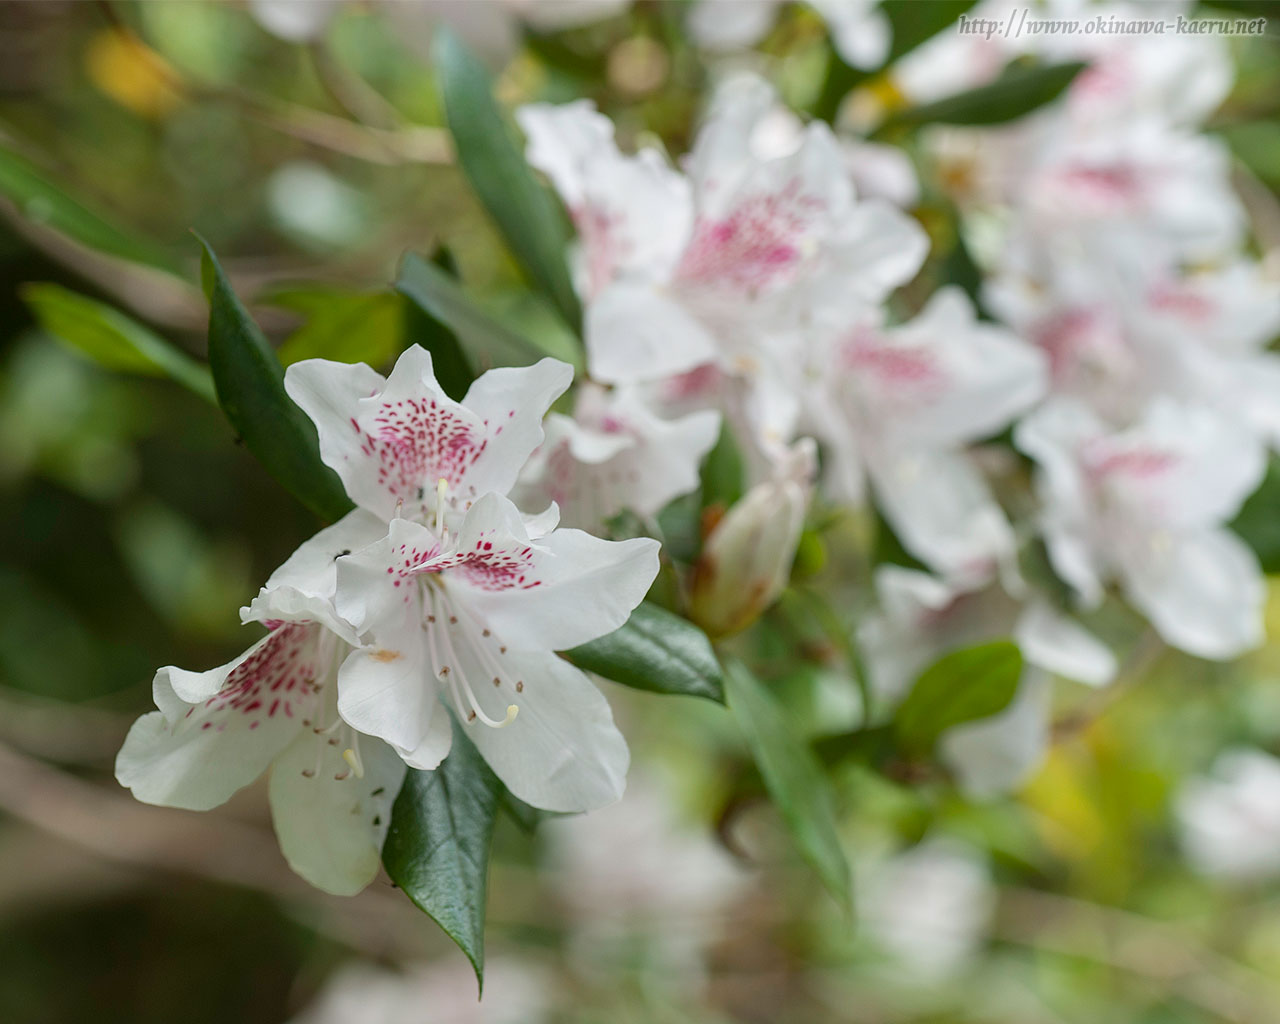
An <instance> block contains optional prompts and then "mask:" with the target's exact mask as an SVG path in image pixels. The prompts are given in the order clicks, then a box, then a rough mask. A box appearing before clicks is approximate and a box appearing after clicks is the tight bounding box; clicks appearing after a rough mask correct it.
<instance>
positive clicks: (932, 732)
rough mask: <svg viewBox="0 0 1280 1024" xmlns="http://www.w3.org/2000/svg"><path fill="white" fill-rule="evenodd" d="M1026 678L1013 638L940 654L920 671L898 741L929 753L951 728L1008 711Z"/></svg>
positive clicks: (899, 720) (901, 711) (904, 707)
mask: <svg viewBox="0 0 1280 1024" xmlns="http://www.w3.org/2000/svg"><path fill="white" fill-rule="evenodd" d="M1021 677H1022V652H1021V651H1020V650H1018V645H1017V644H1015V643H1012V642H1011V641H1008V640H998V641H996V642H994V643H989V644H982V645H980V646H977V647H968V648H965V649H964V650H962V651H953V652H952V653H951V654H947V655H945V656H943V657H942V658H939V659H938V660H937V661H935V662H934V663H933V664H932V665H930V666H929V667H928V668H927V669H925V670H924V672H922V673H921V674H920V677H919V678H918V679H917V680H916V681H915V685H913V686H912V687H911V691H910V692H909V693H908V694H907V696H906V699H905V700H904V701H903V702H902V704H901V705H900V706H899V708H898V713H897V715H896V717H895V719H894V727H895V729H896V731H897V734H898V743H899V745H900V746H901V747H902V749H903V750H904V751H906V752H908V753H911V754H926V753H928V752H929V751H930V750H932V749H933V746H934V744H935V743H936V742H937V740H938V737H939V736H941V735H942V733H944V732H945V731H946V730H948V729H950V728H952V727H953V726H956V725H962V724H963V723H965V722H972V721H976V720H977V719H979V718H989V717H991V716H992V715H994V714H997V713H998V712H1000V711H1003V710H1004V709H1005V707H1007V706H1008V704H1009V702H1010V701H1011V700H1013V695H1014V693H1015V692H1016V691H1017V689H1018V680H1019V679H1021Z"/></svg>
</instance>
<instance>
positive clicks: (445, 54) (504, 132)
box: [431, 29, 582, 330]
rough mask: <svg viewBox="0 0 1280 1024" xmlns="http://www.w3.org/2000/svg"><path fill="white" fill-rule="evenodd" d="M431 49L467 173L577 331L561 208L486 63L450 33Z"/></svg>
mask: <svg viewBox="0 0 1280 1024" xmlns="http://www.w3.org/2000/svg"><path fill="white" fill-rule="evenodd" d="M431 52H432V56H433V57H434V59H435V65H436V68H437V69H438V71H439V74H440V84H441V91H442V93H443V95H444V106H445V114H446V117H447V118H448V121H449V131H450V132H451V133H452V134H453V140H454V144H455V146H456V148H457V153H458V163H459V165H460V166H461V167H462V170H463V173H464V174H466V176H467V180H468V181H469V182H470V183H471V187H472V188H473V189H475V192H476V195H477V196H478V197H479V198H480V202H481V203H482V204H483V205H484V208H485V210H487V211H488V213H489V216H490V217H492V218H493V221H494V223H495V224H496V225H497V226H498V230H499V231H500V232H502V236H503V237H504V238H505V239H506V241H507V244H508V245H509V246H510V247H511V252H512V254H513V255H514V256H515V258H516V261H517V262H518V263H519V264H520V266H521V267H523V268H524V271H525V273H527V274H528V275H529V278H530V280H532V281H533V282H535V283H536V284H537V285H538V287H539V288H541V289H542V291H543V292H545V293H546V295H547V297H548V298H550V299H551V301H552V302H553V303H555V306H556V308H557V309H558V310H559V311H560V313H561V315H562V316H563V317H564V318H565V320H566V321H567V322H568V323H569V324H570V325H571V326H572V327H573V328H574V329H575V330H577V329H578V328H579V327H580V325H581V322H582V308H581V306H580V305H579V303H578V297H577V294H576V293H575V292H574V290H573V282H572V281H571V280H570V277H569V267H568V264H567V262H566V259H565V254H566V251H567V247H568V241H569V232H568V227H567V224H566V221H565V217H564V213H563V211H562V210H561V208H560V206H559V204H558V202H557V201H556V199H555V197H554V196H553V195H552V194H551V193H550V192H549V191H548V190H547V188H546V187H545V186H544V185H543V184H542V183H541V182H540V181H539V180H538V179H537V178H536V177H535V176H534V174H533V171H532V170H531V169H530V167H529V165H528V164H527V163H526V162H525V159H524V154H523V153H521V151H520V147H519V146H518V145H517V144H516V142H515V140H514V138H513V136H512V133H511V130H510V128H509V127H508V124H507V121H506V119H505V118H504V117H503V114H502V112H501V110H499V108H498V105H497V104H496V103H495V102H494V99H493V83H492V81H491V79H490V77H489V73H488V72H487V71H486V70H485V68H484V65H483V64H481V63H480V61H478V60H477V59H476V58H475V56H474V55H473V54H472V53H471V52H470V51H469V50H468V49H467V48H466V47H465V46H464V45H463V44H462V43H461V42H460V41H459V40H458V38H457V37H456V36H455V35H454V34H453V33H452V32H449V31H448V30H446V29H441V30H439V31H438V32H437V34H436V38H435V41H434V43H433V45H432V48H431Z"/></svg>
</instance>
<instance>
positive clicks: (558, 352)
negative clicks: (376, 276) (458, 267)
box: [396, 253, 577, 375]
mask: <svg viewBox="0 0 1280 1024" xmlns="http://www.w3.org/2000/svg"><path fill="white" fill-rule="evenodd" d="M396 290H397V291H399V292H400V293H401V294H402V295H404V296H405V297H406V298H408V299H409V300H410V301H412V302H414V303H415V304H416V305H417V306H418V307H419V308H420V309H421V310H422V311H423V312H424V313H426V314H427V315H428V316H430V317H431V318H433V319H434V320H437V321H439V322H440V323H441V324H443V325H444V326H445V327H447V328H449V330H451V331H452V332H453V333H454V334H455V335H456V336H457V339H458V342H459V344H460V345H461V347H462V351H463V352H464V353H465V354H466V356H467V360H468V361H469V362H470V364H471V369H472V372H473V373H474V374H476V375H479V374H480V373H483V372H484V371H485V370H487V369H489V368H490V367H494V366H528V365H530V364H532V363H535V362H537V361H538V360H539V359H541V358H542V357H543V356H548V355H549V356H554V357H555V358H557V359H566V361H568V362H576V359H567V358H566V357H567V356H575V357H576V355H577V354H576V353H567V352H565V351H564V349H563V348H559V347H557V348H556V349H555V350H552V349H551V348H549V347H548V346H545V345H540V344H539V343H538V341H537V340H536V336H534V335H532V334H526V333H524V332H521V331H517V330H515V329H514V328H512V327H509V326H507V325H506V324H504V323H503V322H501V321H500V320H498V319H497V318H495V317H494V316H492V315H490V314H489V313H487V312H485V311H484V310H483V309H481V308H480V306H479V305H478V304H477V303H476V302H475V301H474V300H473V299H472V298H471V297H470V296H469V295H468V294H467V293H466V291H465V290H464V289H463V287H462V285H461V284H459V283H458V281H457V279H456V278H454V277H451V276H450V275H449V274H448V272H446V271H445V270H443V269H441V268H440V267H438V266H436V265H435V264H433V263H429V262H428V261H427V260H424V259H423V258H422V257H421V256H418V255H415V254H414V253H407V254H405V257H404V260H403V262H402V263H401V264H400V276H399V277H398V278H397V279H396Z"/></svg>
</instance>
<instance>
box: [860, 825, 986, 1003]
mask: <svg viewBox="0 0 1280 1024" xmlns="http://www.w3.org/2000/svg"><path fill="white" fill-rule="evenodd" d="M858 877H859V878H860V879H861V882H860V884H859V886H858V907H859V915H858V916H859V922H860V925H861V928H862V929H863V931H864V932H865V933H866V934H867V935H868V936H870V938H871V939H872V940H873V941H874V942H875V943H876V944H877V945H878V946H880V947H881V948H882V949H883V950H884V951H885V952H886V953H888V954H890V955H891V956H893V958H894V959H895V960H897V961H898V962H899V964H901V966H902V967H904V968H906V969H908V970H909V971H910V972H911V976H912V978H913V979H915V980H920V979H926V980H939V979H941V978H944V977H946V976H948V975H952V974H955V973H956V972H958V971H960V970H961V969H962V968H963V967H964V966H965V965H966V964H967V963H968V962H969V961H970V959H971V958H972V956H973V954H974V953H975V952H977V950H978V948H979V947H980V946H981V944H982V941H983V939H984V937H985V933H986V929H987V926H988V923H989V921H990V919H991V915H992V913H993V912H994V910H995V904H996V890H995V886H994V884H993V883H992V881H991V869H990V867H989V865H988V864H987V862H986V859H985V857H984V856H983V855H982V853H981V852H980V851H978V850H976V849H974V848H973V847H971V846H969V845H968V844H966V843H962V842H960V841H959V840H954V839H948V838H941V837H935V838H930V839H926V840H925V841H924V842H922V843H920V844H919V845H918V846H915V847H912V848H911V849H909V850H906V851H905V852H903V853H899V854H897V855H895V856H893V857H889V858H886V859H884V860H882V861H880V862H879V863H875V864H871V865H868V867H867V869H866V870H864V871H860V872H859V873H858Z"/></svg>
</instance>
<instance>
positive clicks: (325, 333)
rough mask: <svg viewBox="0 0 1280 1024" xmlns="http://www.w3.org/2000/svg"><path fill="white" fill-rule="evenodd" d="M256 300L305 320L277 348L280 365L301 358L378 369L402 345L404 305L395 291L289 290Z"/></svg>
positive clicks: (320, 288) (328, 288) (327, 288)
mask: <svg viewBox="0 0 1280 1024" xmlns="http://www.w3.org/2000/svg"><path fill="white" fill-rule="evenodd" d="M262 301H264V302H266V303H267V304H268V305H272V306H280V307H281V308H283V309H288V310H292V311H293V312H295V313H301V314H302V315H303V316H305V317H306V318H307V320H306V323H304V324H303V325H302V326H301V327H299V328H298V329H297V330H296V331H294V332H293V333H292V334H291V335H289V337H288V338H286V339H285V341H284V344H282V345H281V346H280V350H279V353H278V355H279V358H280V362H281V363H282V364H283V365H285V366H289V365H291V364H293V363H297V362H301V361H302V360H303V359H332V360H335V361H336V362H340V363H368V364H369V365H370V366H373V367H380V366H386V365H387V364H388V363H390V362H391V361H392V360H393V359H394V358H395V357H396V355H397V354H398V353H399V352H400V350H401V349H402V348H403V347H404V306H405V301H404V299H403V297H401V296H400V295H397V294H396V293H395V292H351V291H345V290H343V289H340V288H331V287H313V288H292V289H287V290H284V291H278V292H274V293H272V294H271V295H269V296H267V297H265V298H264V299H263V300H262Z"/></svg>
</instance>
